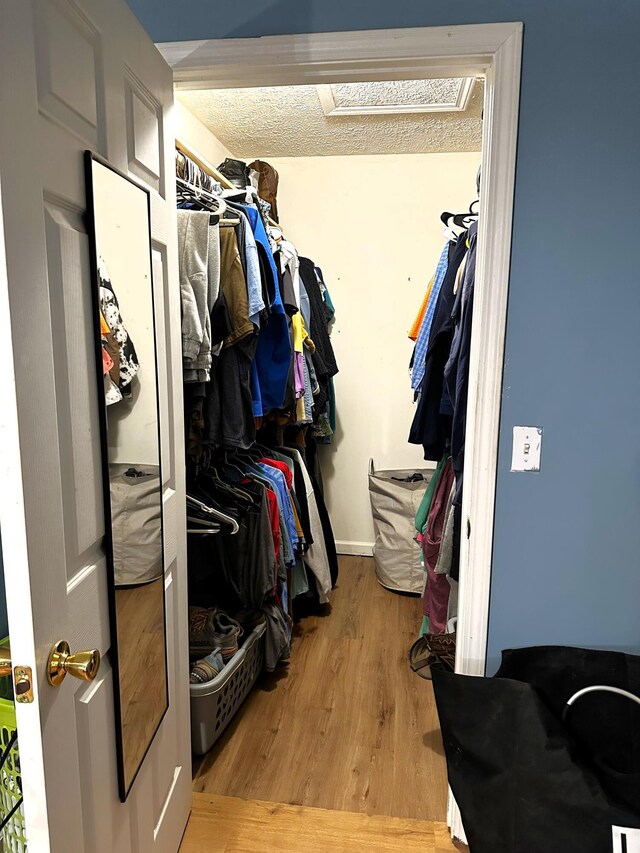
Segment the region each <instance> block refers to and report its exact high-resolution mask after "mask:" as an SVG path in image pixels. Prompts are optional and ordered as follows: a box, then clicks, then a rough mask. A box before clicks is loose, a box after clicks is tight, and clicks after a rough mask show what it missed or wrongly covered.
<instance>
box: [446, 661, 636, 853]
mask: <svg viewBox="0 0 640 853" xmlns="http://www.w3.org/2000/svg"><path fill="white" fill-rule="evenodd" d="M433 686H434V690H435V695H436V703H437V706H438V714H439V716H440V725H441V728H442V736H443V740H444V746H445V751H446V755H447V766H448V771H449V784H450V785H451V789H452V790H453V793H454V796H455V798H456V801H457V803H458V806H459V808H460V811H461V814H462V821H463V825H464V828H465V832H466V834H467V839H468V841H469V844H470V847H471V853H626V851H629V853H631V851H632V850H635V849H636V847H635V844H636V843H637V841H636V835H635V833H638V837H640V704H638V703H637V701H633V699H634V697H640V657H637V656H634V655H625V654H622V653H619V652H603V651H593V650H589V649H573V648H565V647H556V646H545V647H535V648H527V649H515V650H513V649H510V650H507V651H504V652H503V653H502V664H501V666H500V669H499V670H498V672H497V673H496V675H495V677H494V678H476V677H471V676H463V675H454V674H453V673H449V672H445V671H440V670H435V669H434V671H433ZM603 687H604V688H605V689H602V688H603ZM607 688H608V689H607ZM611 688H613V690H611ZM581 691H584V693H581ZM617 691H620V692H617ZM576 694H579V695H578V696H576ZM568 703H570V704H568ZM616 827H622V828H623V829H622V831H619V830H617V829H615V828H616ZM625 829H629V830H630V832H629V833H628V835H627V838H628V839H629V842H627V840H626V839H625V838H624V836H625ZM614 839H616V841H615V845H614ZM632 844H633V845H634V846H632Z"/></svg>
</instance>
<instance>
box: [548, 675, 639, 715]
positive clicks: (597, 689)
mask: <svg viewBox="0 0 640 853" xmlns="http://www.w3.org/2000/svg"><path fill="white" fill-rule="evenodd" d="M588 693H615V694H616V695H617V696H624V698H625V699H631V701H632V702H635V703H636V705H640V696H636V695H635V693H630V692H629V691H628V690H623V689H622V688H621V687H609V686H608V685H606V684H594V685H592V686H591V687H583V688H582V690H578V692H577V693H574V694H573V696H572V697H571V699H569V700H568V701H567V704H566V705H565V706H564V708H563V709H562V719H563V720H566V718H567V714H568V713H569V708H571V706H572V705H574V704H575V703H576V702H577V701H578V699H581V698H582V697H583V696H586V695H587V694H588Z"/></svg>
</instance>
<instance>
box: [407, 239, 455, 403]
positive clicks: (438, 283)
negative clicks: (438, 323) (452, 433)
mask: <svg viewBox="0 0 640 853" xmlns="http://www.w3.org/2000/svg"><path fill="white" fill-rule="evenodd" d="M448 266H449V243H446V244H445V247H444V249H443V250H442V254H441V255H440V260H439V261H438V266H437V267H436V272H435V276H434V279H433V287H432V288H431V296H430V297H429V304H428V305H427V310H426V311H425V312H424V318H423V320H422V325H421V326H420V331H419V332H418V339H417V340H416V346H415V349H414V351H413V370H412V372H411V387H412V388H413V389H414V391H415V390H417V389H418V388H419V387H420V385H421V384H422V379H423V377H424V368H425V361H426V357H427V349H428V347H429V335H430V334H431V324H432V323H433V318H434V316H435V313H436V306H437V304H438V297H439V296H440V289H441V288H442V282H443V281H444V277H445V275H446V274H447V268H448Z"/></svg>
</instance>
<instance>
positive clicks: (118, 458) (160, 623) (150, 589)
mask: <svg viewBox="0 0 640 853" xmlns="http://www.w3.org/2000/svg"><path fill="white" fill-rule="evenodd" d="M85 169H86V182H87V218H88V229H89V236H90V243H91V252H92V269H93V278H92V287H93V300H94V302H93V304H94V315H95V342H96V371H97V380H98V397H99V411H100V427H101V451H102V476H103V487H104V506H105V550H106V556H107V565H108V584H109V596H110V611H111V663H112V667H113V674H114V696H115V720H116V744H117V750H118V773H119V785H120V798H121V799H122V801H123V802H124V801H125V800H126V798H127V795H128V793H129V791H130V790H131V785H132V784H133V781H134V779H135V777H136V774H137V772H138V770H139V769H140V766H141V765H142V762H143V761H144V757H145V755H146V753H147V751H148V749H149V747H150V745H151V743H152V741H153V738H154V736H155V734H156V732H157V730H158V728H159V726H160V723H161V722H162V718H163V717H164V715H165V713H166V711H167V708H168V707H169V691H168V676H167V651H166V649H167V643H166V609H165V596H164V536H163V515H162V472H161V454H160V413H159V402H158V361H157V347H156V333H155V327H156V324H155V313H154V297H153V279H152V264H151V217H150V212H151V199H150V194H149V192H148V190H146V189H145V188H144V187H142V186H140V185H139V184H137V183H136V182H135V181H132V180H131V179H130V178H128V177H127V176H126V175H124V174H122V173H121V172H119V171H118V170H116V169H114V168H113V166H110V165H109V164H108V163H107V162H106V161H104V160H103V159H102V158H100V157H99V156H98V155H96V154H93V153H92V152H90V151H87V152H86V155H85Z"/></svg>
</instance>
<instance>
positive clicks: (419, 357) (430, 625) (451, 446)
mask: <svg viewBox="0 0 640 853" xmlns="http://www.w3.org/2000/svg"><path fill="white" fill-rule="evenodd" d="M477 229H478V225H477V222H473V223H471V225H470V226H469V227H468V229H467V230H465V231H463V232H462V233H461V234H459V236H457V239H455V240H454V239H451V240H449V242H448V243H447V244H446V246H445V247H444V249H443V251H442V254H441V256H440V259H439V261H438V265H437V268H436V271H435V273H434V276H433V278H432V279H431V281H430V282H429V285H428V288H427V293H426V295H425V297H424V299H423V301H422V305H421V307H420V311H419V313H418V316H417V318H416V321H415V323H414V325H413V328H412V330H411V332H410V337H412V338H413V339H415V348H414V352H413V356H412V361H411V386H412V388H413V389H414V391H415V396H416V400H417V406H416V412H415V415H414V418H413V423H412V425H411V431H410V434H409V442H410V443H411V444H421V445H422V446H423V449H424V458H425V459H428V460H431V461H433V462H437V463H438V467H437V468H436V472H435V474H434V477H433V478H432V480H431V482H430V483H429V488H428V489H427V491H426V492H425V496H424V499H423V501H422V504H421V506H420V508H419V510H418V513H417V514H416V530H417V535H418V540H419V541H420V542H421V544H422V553H423V559H424V569H425V572H426V575H427V578H426V585H425V590H424V596H423V614H424V620H423V625H422V629H421V634H427V633H430V634H436V635H438V634H444V633H445V632H446V631H447V625H448V623H450V622H451V620H452V619H453V618H454V617H455V616H456V615H457V581H458V573H459V562H460V527H461V522H462V486H463V482H462V479H463V469H464V439H465V430H466V416H467V392H468V385H469V350H470V345H471V325H472V320H473V292H474V284H475V269H476V244H477Z"/></svg>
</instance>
